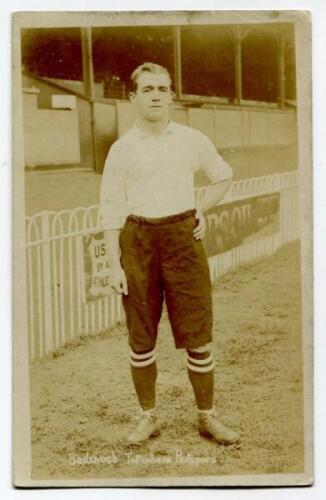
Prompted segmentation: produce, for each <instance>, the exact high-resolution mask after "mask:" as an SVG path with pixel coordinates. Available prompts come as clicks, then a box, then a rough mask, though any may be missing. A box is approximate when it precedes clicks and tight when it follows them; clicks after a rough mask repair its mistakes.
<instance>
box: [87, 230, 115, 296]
mask: <svg viewBox="0 0 326 500" xmlns="http://www.w3.org/2000/svg"><path fill="white" fill-rule="evenodd" d="M82 249H83V273H82V283H83V285H82V286H83V293H82V296H83V299H84V302H89V301H92V300H94V299H97V298H99V297H103V296H105V295H110V294H111V293H113V291H112V289H111V287H110V285H109V277H110V263H109V260H108V257H107V255H106V246H105V240H104V235H103V231H100V232H98V233H91V234H86V235H84V236H83V237H82Z"/></svg>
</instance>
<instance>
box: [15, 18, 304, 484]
mask: <svg viewBox="0 0 326 500" xmlns="http://www.w3.org/2000/svg"><path fill="white" fill-rule="evenodd" d="M12 49H13V120H12V121H13V144H14V153H13V251H14V270H13V300H14V312H13V327H14V358H13V361H14V457H13V462H14V484H15V485H16V486H26V487H42V486H97V485H98V486H124V485H126V486H172V485H175V486H264V485H279V486H281V485H310V484H312V482H313V424H312V411H313V408H312V406H313V404H312V401H313V400H312V395H313V387H312V352H313V337H312V315H313V313H312V213H311V206H312V193H311V176H312V164H311V155H312V153H311V33H310V15H309V13H308V12H303V11H301V12H300V11H273V12H272V11H233V12H232V11H185V12H182V11H178V12H173V11H170V12H163V11H162V12H146V11H144V12H74V13H73V12H69V13H68V12H46V13H45V12H38V13H31V12H29V13H27V12H18V13H15V14H13V38H12ZM22 417H23V418H22Z"/></svg>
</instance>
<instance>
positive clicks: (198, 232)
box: [194, 209, 206, 240]
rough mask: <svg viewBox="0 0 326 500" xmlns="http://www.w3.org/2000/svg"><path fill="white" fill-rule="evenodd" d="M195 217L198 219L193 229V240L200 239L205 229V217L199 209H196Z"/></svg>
mask: <svg viewBox="0 0 326 500" xmlns="http://www.w3.org/2000/svg"><path fill="white" fill-rule="evenodd" d="M195 217H196V219H197V220H198V224H197V226H196V227H195V229H194V238H195V240H202V239H203V238H204V236H205V231H206V219H205V216H204V214H203V213H202V212H201V211H200V210H199V209H197V210H196V214H195Z"/></svg>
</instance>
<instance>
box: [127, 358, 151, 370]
mask: <svg viewBox="0 0 326 500" xmlns="http://www.w3.org/2000/svg"><path fill="white" fill-rule="evenodd" d="M155 359H156V358H155V356H154V355H153V356H151V357H150V358H149V359H146V360H145V361H135V360H133V359H132V358H130V359H129V361H130V364H131V365H132V366H135V367H136V368H142V367H143V366H148V365H150V364H152V363H154V361H155Z"/></svg>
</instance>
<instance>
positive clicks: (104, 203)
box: [100, 145, 126, 230]
mask: <svg viewBox="0 0 326 500" xmlns="http://www.w3.org/2000/svg"><path fill="white" fill-rule="evenodd" d="M125 170H126V169H125V163H124V160H123V155H122V154H121V152H120V151H119V149H118V148H117V147H116V145H113V146H111V149H110V151H109V154H108V156H107V158H106V161H105V166H104V171H103V176H102V183H101V195H100V213H101V225H102V228H103V230H106V229H121V228H122V226H123V224H124V221H125V216H126V190H125Z"/></svg>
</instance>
